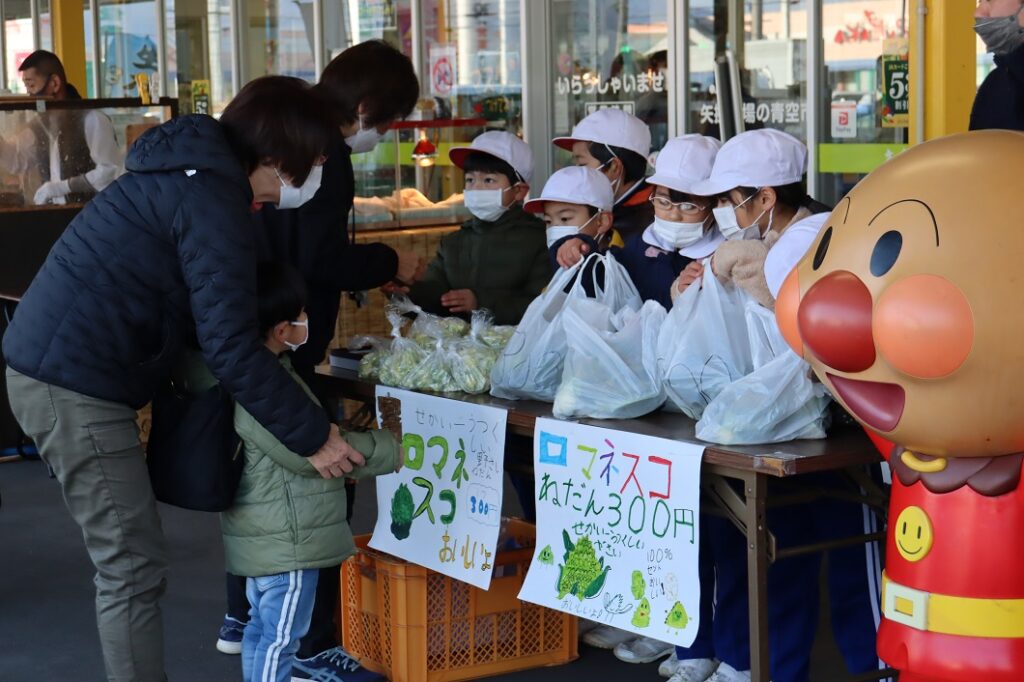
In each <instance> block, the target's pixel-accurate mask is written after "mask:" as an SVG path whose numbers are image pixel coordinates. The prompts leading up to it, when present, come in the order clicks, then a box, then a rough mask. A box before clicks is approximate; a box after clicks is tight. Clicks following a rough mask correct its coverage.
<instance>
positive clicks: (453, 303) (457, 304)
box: [441, 289, 477, 313]
mask: <svg viewBox="0 0 1024 682" xmlns="http://www.w3.org/2000/svg"><path fill="white" fill-rule="evenodd" d="M441 305H443V306H444V307H445V308H447V309H448V312H450V313H471V312H473V311H474V310H476V308H477V300H476V294H474V293H473V292H472V290H470V289H452V290H451V291H449V292H448V293H447V294H445V295H444V296H442V297H441Z"/></svg>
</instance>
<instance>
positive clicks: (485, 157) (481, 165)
mask: <svg viewBox="0 0 1024 682" xmlns="http://www.w3.org/2000/svg"><path fill="white" fill-rule="evenodd" d="M462 170H463V171H464V172H466V173H472V172H477V173H501V174H502V175H504V176H505V177H506V178H508V181H509V183H510V184H513V185H514V184H516V183H517V182H525V181H524V180H523V179H522V178H521V177H519V173H517V172H516V170H515V168H513V167H512V166H510V165H509V164H508V162H507V161H502V160H501V159H499V158H498V157H496V156H492V155H490V154H488V153H487V152H470V153H469V154H466V158H465V160H464V161H463V162H462Z"/></svg>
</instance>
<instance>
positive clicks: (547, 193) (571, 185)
mask: <svg viewBox="0 0 1024 682" xmlns="http://www.w3.org/2000/svg"><path fill="white" fill-rule="evenodd" d="M546 201H560V202H563V203H566V204H579V205H580V206H593V207H594V208H596V209H597V210H599V211H611V210H612V204H614V203H615V192H614V191H613V190H612V183H611V182H609V181H608V178H607V177H606V176H605V174H604V173H602V172H601V171H598V170H595V169H593V168H587V167H586V166H567V167H565V168H563V169H561V170H559V171H555V172H554V173H552V174H551V177H550V178H548V181H547V182H546V183H544V191H542V192H541V193H540V196H539V197H537V198H536V199H530V200H529V201H527V202H526V203H525V204H523V208H524V209H526V210H527V211H529V212H530V213H541V212H543V211H544V202H546Z"/></svg>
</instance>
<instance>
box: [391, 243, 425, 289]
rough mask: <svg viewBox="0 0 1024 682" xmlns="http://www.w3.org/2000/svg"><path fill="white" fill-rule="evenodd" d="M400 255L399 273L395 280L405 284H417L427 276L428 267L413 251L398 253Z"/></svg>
mask: <svg viewBox="0 0 1024 682" xmlns="http://www.w3.org/2000/svg"><path fill="white" fill-rule="evenodd" d="M396 253H397V254H398V272H396V273H395V279H397V280H399V281H401V282H404V283H405V284H415V283H416V282H418V281H419V280H420V279H422V278H423V275H424V274H426V271H427V265H426V262H424V260H423V257H422V256H420V255H419V254H418V253H413V252H412V251H396Z"/></svg>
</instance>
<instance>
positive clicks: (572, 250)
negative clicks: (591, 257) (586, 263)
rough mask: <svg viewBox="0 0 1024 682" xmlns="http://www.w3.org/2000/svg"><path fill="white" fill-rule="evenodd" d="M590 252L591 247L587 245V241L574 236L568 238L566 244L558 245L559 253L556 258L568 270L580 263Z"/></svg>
mask: <svg viewBox="0 0 1024 682" xmlns="http://www.w3.org/2000/svg"><path fill="white" fill-rule="evenodd" d="M588 253H590V247H589V246H587V243H586V242H584V241H583V240H582V239H577V238H575V237H573V238H572V239H567V240H566V241H565V243H564V244H562V245H561V246H559V247H558V254H557V255H556V256H555V258H556V260H558V264H559V265H560V266H561V267H563V268H565V269H567V270H568V269H569V268H571V267H572V266H574V265H576V264H577V263H579V262H580V260H582V259H583V257H584V256H586V255H587V254H588Z"/></svg>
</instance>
